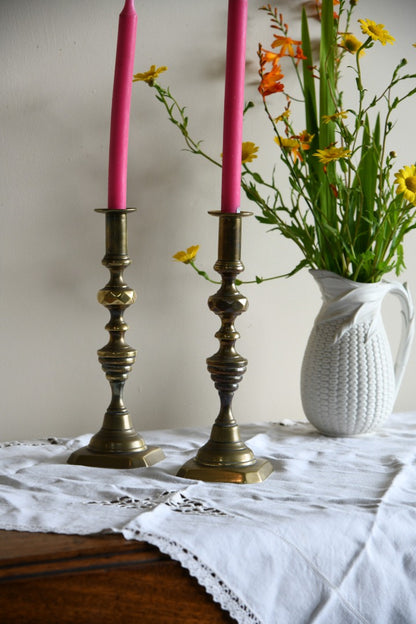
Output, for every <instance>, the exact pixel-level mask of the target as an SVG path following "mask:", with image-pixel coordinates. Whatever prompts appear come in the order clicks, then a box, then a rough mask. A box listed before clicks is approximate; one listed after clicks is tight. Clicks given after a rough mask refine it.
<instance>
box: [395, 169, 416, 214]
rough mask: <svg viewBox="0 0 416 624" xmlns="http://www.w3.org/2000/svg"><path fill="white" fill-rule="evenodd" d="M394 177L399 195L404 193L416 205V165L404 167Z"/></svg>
mask: <svg viewBox="0 0 416 624" xmlns="http://www.w3.org/2000/svg"><path fill="white" fill-rule="evenodd" d="M394 177H395V178H396V184H397V189H396V193H397V194H398V195H400V193H403V196H404V198H405V199H407V201H408V202H410V203H411V204H413V206H416V165H410V167H409V166H407V167H403V169H400V171H398V172H397V173H395V174H394Z"/></svg>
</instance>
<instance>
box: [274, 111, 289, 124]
mask: <svg viewBox="0 0 416 624" xmlns="http://www.w3.org/2000/svg"><path fill="white" fill-rule="evenodd" d="M289 117H290V110H289V109H288V108H286V110H284V111H283V113H282V114H281V115H279V116H278V117H276V119H275V120H274V122H275V123H278V122H279V121H285V120H287V119H289Z"/></svg>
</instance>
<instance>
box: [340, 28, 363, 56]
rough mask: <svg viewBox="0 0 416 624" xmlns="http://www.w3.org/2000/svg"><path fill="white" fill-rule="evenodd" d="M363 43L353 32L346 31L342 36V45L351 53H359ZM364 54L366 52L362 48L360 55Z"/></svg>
mask: <svg viewBox="0 0 416 624" xmlns="http://www.w3.org/2000/svg"><path fill="white" fill-rule="evenodd" d="M362 45H363V44H362V42H361V41H360V40H359V39H357V37H355V36H354V35H352V34H351V33H345V34H344V35H343V37H342V41H341V47H343V48H344V49H345V50H348V52H350V53H351V54H357V52H358V50H359V49H360V48H361V46H362ZM363 54H365V52H364V50H361V51H360V54H359V56H360V57H361V56H362V55H363Z"/></svg>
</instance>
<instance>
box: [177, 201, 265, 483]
mask: <svg viewBox="0 0 416 624" xmlns="http://www.w3.org/2000/svg"><path fill="white" fill-rule="evenodd" d="M210 214H212V215H214V216H217V217H219V232H218V260H217V262H216V263H215V265H214V269H215V270H216V271H217V272H218V273H219V274H220V275H221V278H222V281H221V286H220V289H219V290H218V292H217V293H215V294H214V295H212V296H211V297H210V298H209V299H208V306H209V308H210V310H212V312H214V313H215V314H217V315H218V316H219V317H220V319H221V327H220V329H219V330H218V331H217V333H216V334H215V336H216V338H218V340H219V349H218V351H217V352H216V353H215V354H214V355H212V356H211V357H209V358H207V367H208V371H209V373H210V374H211V379H212V380H213V382H214V384H215V388H216V389H217V391H218V395H219V398H220V411H219V414H218V416H217V419H216V421H215V423H214V425H213V427H212V430H211V436H210V439H209V440H208V442H207V443H206V444H204V446H202V447H201V448H200V449H199V451H198V453H197V454H196V456H195V458H193V459H191V460H189V461H188V462H186V464H184V465H183V466H182V467H181V468H180V470H179V472H178V476H180V477H184V478H188V479H199V480H202V481H212V482H227V483H257V482H260V481H264V480H265V479H266V478H267V477H268V476H269V475H270V473H271V472H272V465H271V464H270V462H269V461H267V460H265V459H256V457H255V456H254V453H253V452H252V450H251V449H249V448H248V447H247V446H246V444H245V443H244V442H243V441H242V440H241V438H240V432H239V428H238V425H237V422H236V420H235V419H234V416H233V413H232V400H233V397H234V393H235V392H236V390H237V389H238V386H239V384H240V382H241V380H242V378H243V375H244V373H245V372H246V369H247V360H246V359H245V358H244V357H242V356H241V355H240V354H239V353H237V351H236V348H235V343H236V341H237V339H238V338H239V337H240V335H239V333H238V332H237V331H236V329H235V326H234V322H235V319H236V317H237V316H238V315H240V314H242V313H243V312H245V311H246V310H247V307H248V301H247V298H246V297H245V296H244V295H242V294H241V293H240V292H239V291H238V289H237V286H236V283H235V282H236V277H237V275H238V274H239V273H241V272H242V271H243V270H244V265H243V263H242V262H241V225H242V217H245V216H249V215H250V214H251V213H246V212H245V213H231V214H228V213H221V212H211V213H210Z"/></svg>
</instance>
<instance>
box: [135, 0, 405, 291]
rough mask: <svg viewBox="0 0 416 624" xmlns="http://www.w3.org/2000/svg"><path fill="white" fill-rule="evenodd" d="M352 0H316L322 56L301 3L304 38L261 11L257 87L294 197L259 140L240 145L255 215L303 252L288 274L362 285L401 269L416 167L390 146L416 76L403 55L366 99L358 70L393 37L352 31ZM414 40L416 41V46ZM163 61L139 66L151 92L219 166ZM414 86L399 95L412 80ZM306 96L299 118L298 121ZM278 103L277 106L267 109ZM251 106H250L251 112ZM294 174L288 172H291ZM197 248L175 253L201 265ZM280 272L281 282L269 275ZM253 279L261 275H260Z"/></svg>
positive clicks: (367, 25)
mask: <svg viewBox="0 0 416 624" xmlns="http://www.w3.org/2000/svg"><path fill="white" fill-rule="evenodd" d="M356 4H357V0H322V3H321V2H319V1H318V0H317V1H316V15H315V17H317V18H318V19H319V20H320V23H321V37H320V49H319V59H317V58H314V55H313V51H312V46H311V42H310V34H309V22H310V19H311V18H310V17H309V18H308V17H307V16H306V12H305V10H304V9H303V11H302V21H301V38H300V39H298V40H295V39H292V38H291V37H290V36H289V26H288V25H287V24H286V23H285V21H284V19H283V16H282V14H281V13H279V12H278V10H277V9H276V8H272V7H271V5H270V4H268V5H266V6H263V7H261V9H260V10H262V11H264V12H265V14H266V15H267V16H268V19H269V21H270V26H271V29H272V33H273V38H272V42H271V45H270V46H269V47H270V48H271V49H266V48H264V47H263V45H261V44H260V45H259V48H258V59H259V77H260V84H259V87H258V91H259V93H260V96H261V102H262V105H263V107H264V111H265V113H266V115H267V117H268V120H269V121H270V125H271V129H272V132H273V138H274V141H275V142H276V143H277V145H278V147H279V148H280V161H281V163H282V165H283V170H284V172H285V173H284V175H285V178H286V179H287V177H289V183H290V191H289V193H288V197H286V196H284V195H283V192H282V190H281V185H279V173H278V168H277V167H275V168H274V170H273V172H272V175H271V177H270V179H268V180H266V179H265V177H264V176H263V175H261V174H260V173H258V172H257V171H255V169H254V168H253V165H252V164H251V163H253V161H254V159H255V158H256V157H257V151H258V149H259V148H258V147H257V146H256V145H255V144H254V143H252V142H246V143H244V144H243V146H242V163H243V164H242V177H241V185H242V189H243V190H244V192H245V193H246V196H247V197H248V199H249V200H250V201H252V202H254V203H255V204H256V205H257V212H256V218H257V219H258V220H259V221H260V222H261V223H263V224H265V225H266V226H267V227H268V229H269V230H270V229H272V230H277V231H278V232H280V234H282V235H283V236H285V237H286V238H288V239H290V240H292V241H293V242H294V243H295V244H296V245H297V246H298V247H299V249H300V251H301V253H302V259H301V261H300V262H299V263H298V264H297V265H296V266H295V267H294V268H293V270H291V271H290V272H289V273H287V274H286V275H287V276H288V275H293V274H295V273H296V272H297V271H299V270H300V269H302V268H304V267H308V268H311V269H325V270H328V271H332V272H334V273H336V274H338V275H341V276H343V277H346V278H349V279H352V280H355V281H359V282H377V281H379V280H380V279H381V278H382V276H383V275H384V274H386V273H387V272H390V271H392V270H394V271H395V272H396V274H397V275H398V274H399V273H400V272H401V270H402V269H403V268H404V266H405V264H404V253H403V240H404V237H405V235H406V234H407V233H408V232H409V231H410V230H412V229H414V228H415V226H416V164H414V163H412V164H409V165H406V166H403V167H402V168H397V169H395V167H394V163H395V161H396V158H397V156H396V153H395V152H394V151H393V150H390V149H389V147H388V143H389V135H390V133H391V132H392V129H393V126H394V120H393V114H394V112H395V111H396V110H397V108H398V106H399V105H400V103H401V102H403V101H404V100H405V99H407V98H409V97H411V96H413V95H414V94H415V93H416V86H415V84H416V83H415V79H416V74H408V73H404V68H405V66H406V63H407V61H406V60H405V59H403V60H402V61H401V62H400V63H399V64H398V65H397V66H396V67H395V68H394V70H393V72H392V75H391V78H390V80H389V81H388V82H387V84H385V86H383V87H382V88H381V90H380V93H377V94H373V95H371V94H370V93H369V92H368V90H367V89H366V87H365V86H364V76H363V71H362V66H363V64H364V63H365V61H366V58H367V56H366V55H367V54H368V55H369V54H371V53H372V49H373V47H374V46H377V45H383V46H384V45H386V44H394V41H395V40H394V38H393V36H392V35H391V34H390V33H389V32H388V30H386V29H385V27H384V25H382V24H377V23H376V22H374V21H372V20H370V19H359V20H358V23H359V25H360V29H361V35H362V37H361V38H362V41H361V40H359V39H358V38H357V37H356V36H355V35H354V34H353V33H352V17H353V13H354V10H355V8H356ZM415 45H416V44H415ZM286 65H288V67H289V69H290V68H291V69H292V71H294V72H295V73H296V76H297V79H298V84H299V94H296V95H292V94H290V93H288V91H287V90H286V88H285V85H284V82H283V79H284V77H285V74H284V73H283V72H285V73H286V72H287V71H288V70H287V69H286ZM165 69H166V68H165V67H163V68H158V69H156V67H155V66H152V68H151V69H150V71H149V72H146V73H144V74H136V76H135V80H141V81H145V82H146V83H147V84H149V85H150V86H152V87H154V88H155V89H156V97H157V99H158V100H159V101H160V102H161V103H162V104H163V105H164V106H165V108H166V111H167V114H168V116H169V119H170V121H171V122H172V123H173V124H175V126H176V127H177V128H178V129H179V130H180V132H181V133H182V135H183V137H184V140H185V143H186V146H187V148H188V150H190V151H191V152H192V153H194V154H198V155H201V156H203V157H204V158H206V159H207V160H208V161H210V162H211V163H213V164H215V165H217V166H219V167H220V166H221V159H220V158H219V159H217V158H214V157H212V156H210V155H209V154H207V153H205V152H204V151H203V149H202V142H201V141H195V140H194V139H193V138H192V137H191V135H190V133H189V119H188V116H187V114H186V108H185V107H182V106H180V105H179V103H178V102H177V100H176V99H175V98H174V97H173V95H172V93H171V91H170V89H169V88H167V89H165V88H164V87H162V86H161V85H160V84H159V83H158V82H157V79H158V76H159V74H160V73H161V72H162V71H164V70H165ZM344 69H345V70H347V71H350V72H352V73H353V77H354V78H355V84H356V91H355V95H354V99H355V103H353V104H352V103H349V104H348V105H345V104H344V95H343V91H342V88H341V78H342V72H343V71H344ZM409 83H410V84H411V88H410V89H408V90H407V91H405V92H404V93H403V88H400V89H399V88H398V87H399V85H400V86H401V87H403V86H405V85H406V84H409ZM299 100H301V101H302V103H303V106H302V108H303V111H302V120H301V122H300V123H299V122H298V121H295V120H292V117H294V114H295V110H294V109H296V112H297V110H298V108H299V107H298V106H296V104H295V103H297V102H298V101H299ZM274 103H276V104H277V107H278V110H277V114H276V113H275V112H274V111H273V112H272V104H274ZM253 106H254V104H253V103H252V102H249V103H248V104H247V105H246V107H245V111H244V114H247V113H248V111H249V110H250V108H252V107H253ZM287 174H288V176H287ZM197 251H198V249H197V247H196V246H195V247H192V248H189V249H188V251H187V252H179V253H178V254H176V255H175V256H174V257H175V258H176V259H177V260H179V261H182V262H185V263H187V264H191V266H193V268H194V269H195V270H197V271H198V273H200V274H201V275H203V276H204V277H205V278H206V279H209V278H208V276H207V275H206V273H205V272H203V271H200V270H199V269H198V268H197V267H196V265H195V256H196V253H197ZM266 279H274V278H266ZM254 281H256V282H261V281H263V278H259V277H256V279H255V280H254Z"/></svg>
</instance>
